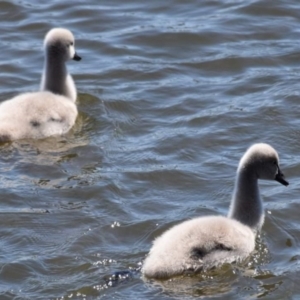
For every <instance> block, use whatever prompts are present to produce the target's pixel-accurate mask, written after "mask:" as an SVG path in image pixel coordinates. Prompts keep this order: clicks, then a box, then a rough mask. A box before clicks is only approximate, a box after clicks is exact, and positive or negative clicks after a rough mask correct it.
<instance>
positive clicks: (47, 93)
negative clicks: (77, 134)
mask: <svg viewBox="0 0 300 300" xmlns="http://www.w3.org/2000/svg"><path fill="white" fill-rule="evenodd" d="M44 48H45V67H44V72H43V75H42V82H41V91H40V92H33V93H24V94H21V95H18V96H16V97H14V98H12V99H9V100H6V101H4V102H2V103H1V104H0V141H11V140H17V139H23V138H33V139H38V138H45V137H49V136H53V135H61V134H65V133H66V132H68V131H69V130H70V129H71V127H72V126H73V125H74V123H75V120H76V117H77V114H78V112H77V106H76V104H75V100H76V97H77V92H76V87H75V84H74V81H73V79H72V77H71V75H70V74H68V72H67V68H66V65H65V63H66V61H68V60H70V59H74V60H80V59H81V58H80V57H79V56H78V55H77V54H76V52H75V41H74V37H73V34H72V33H71V32H70V31H69V30H67V29H63V28H54V29H52V30H50V31H49V32H48V33H47V35H46V37H45V40H44Z"/></svg>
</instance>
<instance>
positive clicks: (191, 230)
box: [142, 143, 288, 279]
mask: <svg viewBox="0 0 300 300" xmlns="http://www.w3.org/2000/svg"><path fill="white" fill-rule="evenodd" d="M258 179H266V180H276V181H278V182H280V183H281V184H283V185H285V186H287V185H288V182H287V181H286V179H285V178H284V175H283V173H282V172H281V170H280V168H279V157H278V154H277V152H276V151H275V149H274V148H272V147H271V146H270V145H268V144H263V143H260V144H254V145H253V146H251V147H250V148H249V149H248V150H247V151H246V153H245V154H244V156H243V157H242V159H241V160H240V163H239V166H238V170H237V176H236V183H235V189H234V193H233V198H232V200H231V206H230V210H229V215H228V217H225V216H206V217H199V218H195V219H192V220H188V221H185V222H183V223H180V224H178V225H175V226H174V227H172V228H171V229H169V230H167V231H166V232H165V233H163V234H162V235H161V236H160V237H158V238H157V239H155V240H154V242H153V246H152V248H151V249H150V252H149V254H148V256H147V257H146V259H145V261H144V263H143V267H142V273H143V275H144V276H145V277H146V278H154V279H167V278H170V277H173V276H178V275H184V274H189V273H197V272H200V271H201V270H204V269H209V268H213V267H217V266H219V265H221V264H223V263H233V262H238V261H242V260H243V259H245V258H246V257H248V256H249V254H250V253H251V252H252V251H253V250H254V248H255V236H256V233H257V231H258V230H259V229H260V228H261V226H262V224H263V219H264V218H263V215H264V214H263V209H262V201H261V198H260V195H259V190H258Z"/></svg>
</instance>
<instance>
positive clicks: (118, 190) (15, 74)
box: [0, 0, 300, 300]
mask: <svg viewBox="0 0 300 300" xmlns="http://www.w3.org/2000/svg"><path fill="white" fill-rule="evenodd" d="M0 14H1V27H0V53H1V54H0V57H1V58H0V67H1V68H0V69H1V73H0V81H1V85H0V100H1V101H2V100H5V99H8V98H10V97H12V96H14V95H16V94H18V93H21V92H25V91H32V90H36V89H38V87H39V81H40V75H41V69H42V66H43V53H42V40H43V37H44V35H45V33H46V32H47V31H48V30H49V29H50V28H53V27H57V26H62V27H66V28H68V29H70V30H71V31H72V32H73V33H74V35H75V37H76V46H77V52H78V54H79V55H81V56H82V57H83V60H82V61H81V62H70V63H69V64H68V67H69V70H70V72H71V73H72V74H73V75H74V79H75V81H76V84H77V87H78V92H79V99H78V101H77V103H78V108H79V112H80V114H79V117H78V119H77V122H76V125H75V127H74V128H73V129H72V130H71V132H69V133H68V134H67V135H66V136H65V137H57V138H49V139H46V140H42V141H18V142H13V143H9V144H3V145H1V147H0V179H1V193H0V195H1V196H0V200H1V206H0V216H1V217H0V225H1V226H0V236H1V239H0V249H1V250H0V299H1V300H2V299H3V300H6V299H126V298H128V299H193V298H199V297H200V296H202V297H204V298H205V297H210V298H214V299H256V298H262V299H298V298H299V297H300V285H299V275H300V256H299V246H300V245H299V244H300V221H299V209H300V204H299V201H298V198H299V191H300V183H299V180H298V176H299V175H298V174H299V172H300V154H299V147H300V142H299V140H300V139H299V135H300V121H299V120H300V118H299V109H298V107H299V101H300V87H299V80H300V51H299V49H300V44H299V32H300V31H299V19H300V7H299V5H298V2H297V1H295V0H294V1H291V0H290V1H284V2H283V1H281V2H272V3H270V2H269V1H218V0H216V1H203V0H194V1H189V2H182V1H178V0H168V1H148V3H146V2H145V3H143V2H141V1H126V2H124V1H120V0H117V1H113V2H112V1H101V3H100V4H96V2H95V1H91V0H85V1H76V2H72V3H67V2H61V1H57V0H56V1H51V2H49V3H48V2H47V3H46V2H44V3H42V2H41V1H2V2H1V3H0ZM259 141H262V142H267V143H270V144H271V145H273V146H274V147H275V148H276V149H277V150H278V152H279V154H280V157H281V166H282V170H283V171H284V173H285V175H286V177H287V179H288V180H289V181H290V186H289V187H288V188H285V187H283V186H280V185H279V184H277V183H276V182H260V188H261V194H262V197H263V199H264V205H265V210H266V220H265V225H264V227H263V230H262V233H261V236H259V237H258V239H257V247H256V252H255V253H253V255H252V256H251V257H249V259H248V260H247V261H246V262H245V263H244V264H242V265H241V266H234V267H230V266H224V267H223V268H221V269H218V270H215V271H212V272H208V273H205V274H201V275H199V276H196V277H191V278H184V279H182V278H181V279H174V280H172V281H169V282H163V283H161V282H145V281H143V279H142V278H141V277H140V275H139V274H137V275H134V276H133V278H130V279H129V280H124V281H121V282H120V283H119V284H114V283H113V284H112V285H113V286H111V283H112V282H110V281H109V278H110V276H111V274H113V273H114V272H116V271H122V270H128V269H129V268H136V267H138V266H139V265H140V263H141V262H142V261H143V259H144V257H145V255H146V254H147V252H148V251H149V249H150V247H151V241H152V240H153V239H154V238H155V237H157V236H158V235H159V234H161V233H162V232H163V231H164V230H166V229H167V228H169V227H170V226H172V225H174V224H177V223H178V222H180V221H183V220H186V219H189V218H192V217H196V216H205V215H208V214H226V213H227V210H228V206H229V201H230V197H231V194H232V190H233V183H234V176H235V171H236V167H237V164H238V161H239V159H240V157H241V156H242V155H243V153H244V151H245V150H246V148H247V147H248V146H249V145H251V144H253V143H255V142H259Z"/></svg>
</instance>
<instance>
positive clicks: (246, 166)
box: [238, 143, 289, 186]
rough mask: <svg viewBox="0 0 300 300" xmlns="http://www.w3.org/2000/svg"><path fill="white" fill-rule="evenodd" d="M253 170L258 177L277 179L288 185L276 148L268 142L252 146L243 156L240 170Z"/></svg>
mask: <svg viewBox="0 0 300 300" xmlns="http://www.w3.org/2000/svg"><path fill="white" fill-rule="evenodd" d="M247 171H249V172H251V173H252V174H255V176H257V179H266V180H272V179H274V180H276V181H278V182H280V183H281V184H283V185H285V186H287V185H288V184H289V183H288V182H287V181H286V180H285V178H284V175H283V173H282V172H281V170H280V168H279V157H278V154H277V152H276V150H275V149H274V148H273V147H271V146H270V145H268V144H264V143H259V144H254V145H253V146H251V147H250V148H249V149H248V150H247V151H246V153H245V154H244V156H243V157H242V159H241V161H240V163H239V167H238V172H247Z"/></svg>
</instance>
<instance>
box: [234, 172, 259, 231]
mask: <svg viewBox="0 0 300 300" xmlns="http://www.w3.org/2000/svg"><path fill="white" fill-rule="evenodd" d="M228 217H229V218H232V219H235V220H237V221H240V222H241V223H243V224H244V225H246V226H249V227H251V228H252V229H253V230H259V229H260V227H261V226H262V224H263V220H264V219H263V218H264V212H263V207H262V202H261V199H260V195H259V189H258V179H257V176H256V175H255V172H251V170H249V169H247V168H242V169H241V170H239V172H238V175H237V179H236V183H235V189H234V193H233V198H232V201H231V204H230V211H229V214H228Z"/></svg>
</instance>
